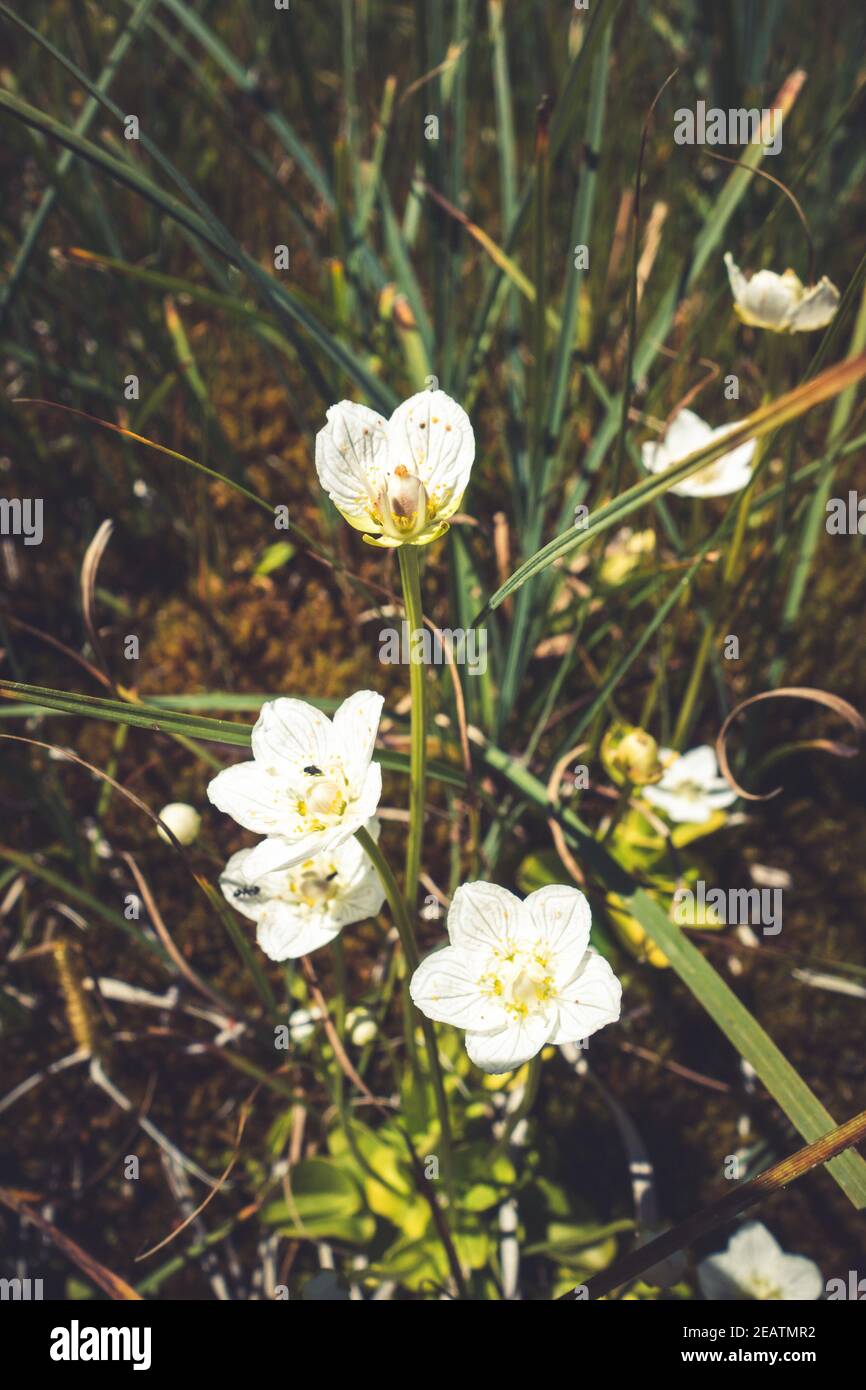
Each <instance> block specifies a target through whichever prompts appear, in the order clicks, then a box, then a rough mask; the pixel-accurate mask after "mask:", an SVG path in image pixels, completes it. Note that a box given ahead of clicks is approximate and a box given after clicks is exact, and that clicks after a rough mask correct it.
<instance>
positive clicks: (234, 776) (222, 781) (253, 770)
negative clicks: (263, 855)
mask: <svg viewBox="0 0 866 1390" xmlns="http://www.w3.org/2000/svg"><path fill="white" fill-rule="evenodd" d="M207 794H208V798H209V799H210V801H212V802H213V804H214V806H216V808H217V810H219V811H224V812H225V813H226V815H228V816H231V817H232V819H233V820H236V821H237V823H238V825H242V826H243V827H244V829H245V830H255V831H256V833H257V834H259V835H269V834H278V833H280V832H282V831H284V830H286V829H287V828H290V827H292V826H294V825H295V824H296V819H297V818H296V812H295V809H294V804H293V802H292V801H291V800H290V798H289V797H288V796H287V793H286V788H285V785H284V783H283V782H282V781H281V780H280V779H279V778H277V777H271V776H269V775H268V774H267V773H266V772H265V771H264V770H263V768H262V766H261V764H260V763H258V762H248V763H235V764H234V766H233V767H226V768H223V770H222V772H218V773H217V775H216V777H214V778H213V780H212V781H211V782H209V783H208V789H207Z"/></svg>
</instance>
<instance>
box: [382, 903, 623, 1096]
mask: <svg viewBox="0 0 866 1390" xmlns="http://www.w3.org/2000/svg"><path fill="white" fill-rule="evenodd" d="M589 926H590V911H589V903H588V902H587V900H586V898H585V897H584V896H583V894H582V893H580V892H579V891H578V890H577V889H576V888H565V887H558V886H553V887H549V888H539V889H538V891H537V892H535V893H530V895H529V897H528V898H526V899H525V900H524V901H523V902H521V901H520V899H519V898H516V897H515V896H514V894H513V893H509V892H507V891H506V889H504V888H498V887H497V886H496V884H495V883H466V884H464V885H463V887H462V888H458V890H457V892H456V893H455V894H454V900H453V902H452V904H451V908H450V911H449V913H448V935H449V937H450V940H451V944H450V946H446V947H445V948H444V950H441V951H435V952H434V953H433V955H432V956H428V957H427V959H426V960H425V961H422V962H421V964H420V965H419V966H418V969H417V970H416V971H415V973H414V975H413V976H412V979H411V981H410V985H409V989H410V993H411V995H412V998H413V1000H414V1001H415V1003H416V1005H417V1006H418V1008H419V1009H420V1010H421V1012H422V1013H425V1014H426V1015H427V1017H428V1018H433V1019H436V1020H438V1021H439V1022H440V1023H451V1024H453V1025H454V1026H455V1027H457V1028H465V1029H466V1051H467V1052H468V1053H469V1056H470V1058H471V1060H472V1061H473V1062H474V1063H475V1065H476V1066H478V1067H481V1069H482V1071H488V1072H494V1073H495V1072H505V1071H512V1070H513V1069H514V1068H515V1067H519V1066H522V1064H523V1063H524V1062H527V1061H528V1060H529V1058H530V1057H534V1056H535V1054H536V1053H537V1052H540V1051H541V1049H542V1048H543V1047H545V1046H546V1045H547V1044H548V1043H553V1044H556V1045H558V1044H560V1043H565V1042H576V1041H577V1040H578V1039H582V1038H586V1037H588V1036H589V1034H590V1033H594V1032H595V1031H596V1030H597V1029H598V1028H603V1027H604V1025H605V1024H606V1023H614V1022H616V1020H617V1019H618V1018H619V1005H620V996H621V994H622V987H621V985H620V983H619V980H618V979H617V978H616V976H615V975H614V973H613V971H612V970H611V968H610V966H609V965H608V963H607V961H606V960H605V959H604V957H603V956H600V955H598V954H597V952H595V951H594V950H592V948H591V947H590V945H589Z"/></svg>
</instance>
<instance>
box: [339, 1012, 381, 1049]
mask: <svg viewBox="0 0 866 1390" xmlns="http://www.w3.org/2000/svg"><path fill="white" fill-rule="evenodd" d="M346 1032H347V1033H348V1034H349V1037H350V1038H351V1040H352V1042H353V1043H354V1044H355V1047H366V1046H367V1043H371V1042H372V1041H373V1039H374V1038H375V1036H376V1033H377V1032H378V1029H377V1028H376V1020H375V1018H374V1017H373V1015H372V1014H371V1013H370V1010H369V1009H350V1010H349V1012H348V1013H347V1014H346Z"/></svg>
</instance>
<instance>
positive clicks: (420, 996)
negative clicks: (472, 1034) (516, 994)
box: [409, 946, 505, 1031]
mask: <svg viewBox="0 0 866 1390" xmlns="http://www.w3.org/2000/svg"><path fill="white" fill-rule="evenodd" d="M409 993H410V994H411V996H412V1001H413V1003H414V1004H415V1005H416V1006H417V1008H419V1009H420V1010H421V1012H422V1013H423V1014H426V1015H427V1017H428V1018H433V1019H435V1020H436V1021H437V1022H438V1023H451V1024H454V1025H455V1026H456V1027H458V1028H472V1029H475V1030H478V1031H484V1030H486V1029H489V1028H500V1027H501V1026H502V1024H503V1022H504V1019H505V1013H504V1010H503V1009H502V1007H501V1005H499V1004H497V1003H496V1002H495V1001H490V1000H487V999H486V998H485V997H484V995H482V993H481V990H480V988H479V983H478V965H477V962H475V961H473V959H472V958H471V957H470V956H467V955H466V954H465V953H464V952H462V951H460V950H458V949H457V947H455V946H445V947H443V948H442V950H441V951H434V952H433V954H432V955H431V956H428V957H427V959H426V960H423V961H422V962H421V964H420V965H419V966H418V968H417V970H416V971H415V973H414V974H413V976H412V979H411V980H410V981H409Z"/></svg>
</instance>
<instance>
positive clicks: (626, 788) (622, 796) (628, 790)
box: [600, 781, 634, 845]
mask: <svg viewBox="0 0 866 1390" xmlns="http://www.w3.org/2000/svg"><path fill="white" fill-rule="evenodd" d="M633 791H634V784H633V783H632V782H629V781H626V782H625V783H624V784H623V786H622V787H621V788H620V793H619V796H618V797H617V801H616V805H615V806H614V808H613V810H612V811H611V813H610V820H609V821H608V823H607V826H606V828H605V831H604V834H603V835H602V836H601V840H600V843H601V844H603V845H605V844H607V842H608V840H609V839H610V838H611V836H612V835H613V832H614V831H615V830H616V827H617V826H618V825H619V823H620V821H621V820H622V817H623V814H624V812H625V810H626V807H627V806H628V804H629V801H630V800H631V794H632V792H633Z"/></svg>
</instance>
